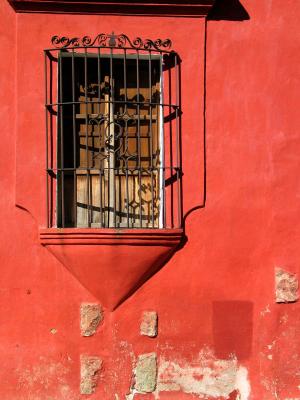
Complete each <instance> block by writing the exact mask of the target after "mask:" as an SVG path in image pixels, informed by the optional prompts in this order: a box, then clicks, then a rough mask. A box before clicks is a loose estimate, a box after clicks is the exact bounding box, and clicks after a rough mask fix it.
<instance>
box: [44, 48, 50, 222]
mask: <svg viewBox="0 0 300 400" xmlns="http://www.w3.org/2000/svg"><path fill="white" fill-rule="evenodd" d="M44 55H45V114H46V115H45V116H46V221H47V222H46V223H47V228H50V222H49V184H48V180H49V174H48V168H49V160H48V109H47V104H48V85H47V79H48V74H47V53H46V52H44Z"/></svg>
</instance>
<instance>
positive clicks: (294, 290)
mask: <svg viewBox="0 0 300 400" xmlns="http://www.w3.org/2000/svg"><path fill="white" fill-rule="evenodd" d="M275 296H276V303H293V302H295V301H297V300H298V299H299V294H298V279H297V277H296V275H295V274H292V273H290V272H287V271H285V270H283V269H282V268H276V269H275Z"/></svg>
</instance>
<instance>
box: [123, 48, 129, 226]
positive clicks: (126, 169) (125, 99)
mask: <svg viewBox="0 0 300 400" xmlns="http://www.w3.org/2000/svg"><path fill="white" fill-rule="evenodd" d="M126 56H127V53H126V49H124V69H123V74H124V101H125V104H124V110H123V114H126V115H128V109H127V60H126ZM125 136H126V138H125V148H126V151H127V152H128V148H129V139H128V120H127V119H125ZM128 162H129V161H128V158H126V159H125V174H126V199H127V228H129V188H128Z"/></svg>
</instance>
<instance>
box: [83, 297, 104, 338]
mask: <svg viewBox="0 0 300 400" xmlns="http://www.w3.org/2000/svg"><path fill="white" fill-rule="evenodd" d="M102 320H103V310H102V308H101V306H100V304H91V303H82V304H81V307H80V329H81V335H82V336H92V335H94V333H95V332H96V330H97V328H98V326H99V324H100V323H101V322H102Z"/></svg>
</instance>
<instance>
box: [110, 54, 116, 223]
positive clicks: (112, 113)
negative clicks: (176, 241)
mask: <svg viewBox="0 0 300 400" xmlns="http://www.w3.org/2000/svg"><path fill="white" fill-rule="evenodd" d="M110 86H111V98H110V105H111V114H110V116H111V118H112V121H111V126H112V149H113V151H112V154H113V156H112V160H111V161H112V162H111V164H112V165H110V168H111V176H112V180H113V182H112V186H111V188H112V205H113V226H114V228H115V227H116V223H117V202H116V176H115V172H116V171H115V167H116V160H115V157H116V154H115V107H114V106H115V103H114V102H115V92H114V91H115V87H114V86H115V85H114V78H113V49H112V48H110Z"/></svg>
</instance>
